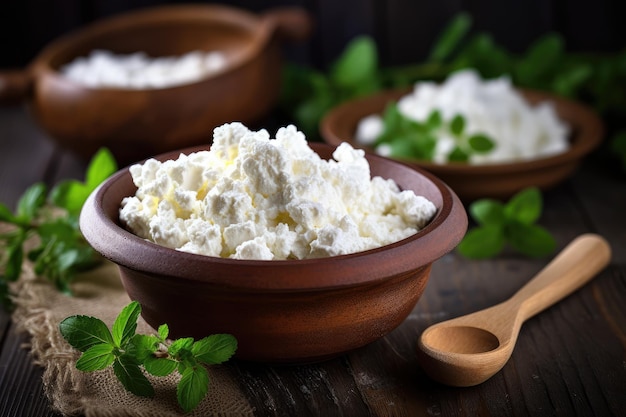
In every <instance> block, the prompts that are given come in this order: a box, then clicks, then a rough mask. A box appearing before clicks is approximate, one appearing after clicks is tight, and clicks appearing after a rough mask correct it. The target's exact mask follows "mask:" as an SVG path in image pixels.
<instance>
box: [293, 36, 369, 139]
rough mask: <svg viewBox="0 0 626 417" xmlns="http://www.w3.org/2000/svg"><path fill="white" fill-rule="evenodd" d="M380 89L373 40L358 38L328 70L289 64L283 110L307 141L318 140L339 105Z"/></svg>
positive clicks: (347, 46)
mask: <svg viewBox="0 0 626 417" xmlns="http://www.w3.org/2000/svg"><path fill="white" fill-rule="evenodd" d="M380 88H381V83H380V79H379V74H378V50H377V48H376V44H375V43H374V40H373V39H371V38H370V37H368V36H358V37H356V38H354V39H352V41H350V42H349V43H348V44H347V45H346V48H345V49H344V50H343V51H342V53H341V55H340V56H339V57H337V59H336V60H334V61H333V62H332V63H331V64H330V66H329V68H328V70H327V71H325V72H324V71H319V70H316V69H313V68H310V67H305V66H298V65H293V64H290V65H287V66H286V68H285V71H284V74H283V85H282V91H281V94H282V95H281V104H282V106H281V107H282V108H283V109H284V110H285V111H286V112H287V113H289V114H290V115H291V117H292V118H293V119H294V121H295V122H296V123H297V125H298V128H299V129H301V130H302V131H303V132H304V133H305V134H306V136H307V138H309V139H312V138H317V137H319V132H318V123H319V121H320V120H321V119H322V117H324V115H325V114H326V112H327V111H328V110H330V109H331V108H333V107H334V106H336V105H337V104H339V103H341V102H343V101H345V100H348V99H351V98H355V97H359V96H364V95H367V94H371V93H374V92H376V91H378V90H379V89H380Z"/></svg>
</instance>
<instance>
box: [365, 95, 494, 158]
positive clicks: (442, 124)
mask: <svg viewBox="0 0 626 417" xmlns="http://www.w3.org/2000/svg"><path fill="white" fill-rule="evenodd" d="M383 126H384V127H383V132H382V133H381V135H380V136H379V137H378V138H377V139H376V146H377V147H378V146H381V145H383V144H384V145H385V146H388V149H389V153H388V155H389V156H393V157H397V158H415V159H422V160H428V161H430V160H432V159H433V157H434V155H435V149H436V146H437V141H438V140H439V139H438V138H440V137H441V136H442V135H445V136H447V137H450V138H451V139H453V140H454V142H455V146H454V147H453V148H452V149H451V150H450V152H449V153H448V155H447V157H448V160H450V161H455V162H467V161H468V160H469V157H470V155H472V154H480V153H485V152H489V151H491V150H492V149H493V148H494V146H495V144H494V141H493V140H492V139H491V138H489V137H488V136H487V135H484V134H473V135H469V134H467V133H466V132H465V118H464V117H463V116H462V115H460V114H457V115H456V116H454V117H453V118H452V119H451V120H450V121H444V120H443V118H442V117H441V113H440V112H439V111H438V110H433V111H432V112H431V113H430V115H429V116H428V118H426V120H423V121H418V120H413V119H410V118H408V117H406V116H404V115H403V114H402V113H401V112H400V111H399V110H398V106H397V105H396V104H389V105H388V106H387V108H386V110H385V113H384V115H383Z"/></svg>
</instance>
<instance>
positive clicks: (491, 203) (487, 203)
mask: <svg viewBox="0 0 626 417" xmlns="http://www.w3.org/2000/svg"><path fill="white" fill-rule="evenodd" d="M469 211H470V214H471V215H472V218H473V219H474V220H476V221H477V222H478V224H481V225H501V224H503V222H504V219H505V216H504V204H502V203H501V202H500V201H498V200H493V199H490V198H484V199H481V200H476V201H475V202H473V203H472V204H470V207H469Z"/></svg>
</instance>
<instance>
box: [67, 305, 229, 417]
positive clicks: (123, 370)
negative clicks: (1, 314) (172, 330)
mask: <svg viewBox="0 0 626 417" xmlns="http://www.w3.org/2000/svg"><path fill="white" fill-rule="evenodd" d="M139 314H141V305H140V304H139V303H138V302H137V301H132V302H131V303H130V304H128V305H127V306H126V307H124V309H123V310H122V311H121V312H120V314H119V315H118V316H117V318H116V319H115V322H114V323H113V327H112V330H109V328H108V327H107V325H106V324H105V323H104V322H103V321H102V320H100V319H98V318H95V317H90V316H83V315H76V316H70V317H67V318H66V319H64V320H63V321H61V323H60V324H59V330H60V332H61V335H62V336H63V338H64V339H65V340H66V341H67V342H68V343H69V344H70V345H71V346H72V347H74V348H75V349H77V350H79V351H81V352H83V353H82V355H81V356H80V358H79V359H78V361H77V362H76V368H77V369H79V370H81V371H84V372H93V371H99V370H102V369H105V368H108V367H109V366H113V372H114V374H115V376H116V377H117V379H118V380H119V381H120V382H121V384H122V385H123V386H124V388H125V389H126V390H128V391H130V392H131V393H133V394H135V395H138V396H141V397H153V396H154V388H153V386H152V384H151V383H150V381H149V380H148V378H147V377H146V376H145V374H144V373H143V372H142V370H141V367H143V369H144V370H145V371H146V372H148V373H149V374H151V375H154V376H158V377H164V376H167V375H170V374H171V373H172V372H174V371H178V372H179V373H180V375H181V379H180V381H179V383H178V386H177V389H176V396H177V399H178V404H179V405H180V407H181V408H182V409H183V411H185V412H189V411H191V410H193V409H194V408H196V406H197V405H198V404H199V403H200V401H202V399H203V398H204V397H205V396H206V394H207V392H208V390H209V373H208V371H207V369H206V367H205V365H215V364H220V363H223V362H225V361H227V360H229V359H230V358H231V356H232V355H233V354H234V353H235V351H236V350H237V340H236V339H235V337H234V336H232V335H230V334H214V335H211V336H208V337H205V338H204V339H201V340H198V341H194V339H193V338H191V337H185V338H181V339H176V340H174V341H170V340H168V335H169V328H168V326H167V325H166V324H162V325H161V326H159V328H158V330H157V334H156V335H143V334H136V330H137V319H138V318H139Z"/></svg>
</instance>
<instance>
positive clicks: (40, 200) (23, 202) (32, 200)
mask: <svg viewBox="0 0 626 417" xmlns="http://www.w3.org/2000/svg"><path fill="white" fill-rule="evenodd" d="M45 202H46V186H45V185H44V184H43V183H36V184H33V185H31V186H30V187H28V188H27V189H26V191H25V192H24V194H23V195H22V196H21V197H20V199H19V201H18V202H17V211H16V215H17V217H18V219H19V220H20V221H22V222H28V221H31V220H33V218H34V217H35V215H36V214H37V211H38V210H39V209H40V208H41V207H42V206H43V205H44V203H45Z"/></svg>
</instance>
